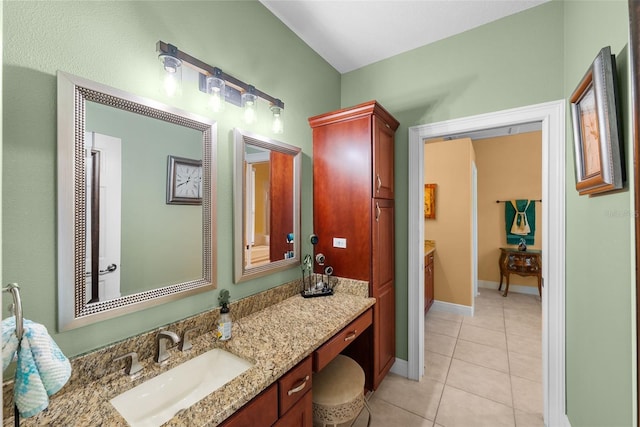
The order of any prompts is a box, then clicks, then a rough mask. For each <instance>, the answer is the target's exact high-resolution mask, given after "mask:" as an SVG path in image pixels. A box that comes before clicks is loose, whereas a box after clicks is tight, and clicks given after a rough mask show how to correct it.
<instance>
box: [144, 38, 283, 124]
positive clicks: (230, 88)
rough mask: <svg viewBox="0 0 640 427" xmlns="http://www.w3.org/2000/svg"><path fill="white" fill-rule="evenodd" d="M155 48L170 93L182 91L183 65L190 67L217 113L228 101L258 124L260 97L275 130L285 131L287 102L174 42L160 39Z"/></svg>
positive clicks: (248, 119)
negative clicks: (265, 103)
mask: <svg viewBox="0 0 640 427" xmlns="http://www.w3.org/2000/svg"><path fill="white" fill-rule="evenodd" d="M156 50H157V51H158V52H159V55H158V58H160V60H161V62H162V65H163V82H164V85H165V91H166V92H167V95H169V96H174V95H178V94H179V93H180V89H181V86H180V84H181V82H182V66H188V67H190V68H192V69H194V70H196V71H197V72H198V73H199V74H200V76H199V87H198V88H199V89H200V91H201V92H204V93H206V94H207V95H208V96H209V106H210V108H211V109H212V110H213V111H214V112H219V111H222V110H223V109H224V106H225V102H229V103H231V104H233V105H236V106H238V107H241V108H243V109H244V113H243V115H244V121H245V122H246V123H249V124H251V123H255V122H256V121H257V119H258V100H259V99H260V98H261V99H263V100H265V101H267V102H268V103H269V109H270V110H271V113H272V120H273V124H272V130H273V133H277V134H280V133H283V132H284V121H283V115H282V113H283V111H284V103H283V102H282V101H281V100H280V99H278V98H274V97H273V96H271V95H269V94H267V93H264V92H262V91H261V90H259V89H257V88H256V87H254V86H253V85H250V84H247V83H245V82H243V81H242V80H239V79H237V78H235V77H233V76H231V75H229V74H227V73H225V72H224V71H222V70H221V69H220V68H218V67H212V66H211V65H209V64H206V63H204V62H202V61H200V60H199V59H197V58H194V57H193V56H191V55H189V54H187V53H185V52H183V51H181V50H180V49H178V48H177V47H175V46H174V45H172V44H169V43H165V42H163V41H158V43H157V44H156Z"/></svg>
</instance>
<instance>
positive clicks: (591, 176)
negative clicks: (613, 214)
mask: <svg viewBox="0 0 640 427" xmlns="http://www.w3.org/2000/svg"><path fill="white" fill-rule="evenodd" d="M616 92H617V82H616V63H615V58H614V57H613V55H611V48H610V47H608V46H607V47H605V48H603V49H602V50H600V52H599V53H598V56H596V58H595V59H594V61H593V63H592V64H591V66H590V67H589V69H588V70H587V72H586V74H585V75H584V77H583V78H582V80H581V81H580V83H579V84H578V87H577V88H576V89H575V90H574V92H573V94H572V95H571V99H570V102H571V119H572V122H573V140H574V156H575V173H576V189H577V190H578V193H579V194H580V195H585V194H588V195H593V194H597V193H604V192H607V191H611V190H619V189H621V188H622V187H623V186H624V180H625V170H624V161H623V159H622V153H623V149H622V146H621V144H622V135H621V133H620V126H619V119H618V108H617V107H618V102H619V101H618V97H617V93H616Z"/></svg>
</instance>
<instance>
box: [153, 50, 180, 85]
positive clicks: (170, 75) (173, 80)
mask: <svg viewBox="0 0 640 427" xmlns="http://www.w3.org/2000/svg"><path fill="white" fill-rule="evenodd" d="M176 51H177V49H175V47H174V49H169V50H168V51H167V52H166V53H161V54H160V55H158V59H160V62H161V63H162V69H161V75H162V85H163V87H164V91H165V93H166V94H167V96H170V97H174V96H176V95H179V94H180V89H181V88H182V61H181V60H180V59H178V57H177V56H176Z"/></svg>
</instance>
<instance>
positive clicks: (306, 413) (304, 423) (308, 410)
mask: <svg viewBox="0 0 640 427" xmlns="http://www.w3.org/2000/svg"><path fill="white" fill-rule="evenodd" d="M254 425H256V426H258V425H262V424H254ZM265 425H266V424H265ZM274 427H313V398H312V395H311V391H308V392H307V393H306V394H305V395H304V397H303V398H302V399H300V400H299V401H298V403H296V404H295V405H294V406H293V407H291V409H289V411H287V413H286V414H284V416H282V417H281V418H280V419H279V420H278V422H277V423H275V424H274Z"/></svg>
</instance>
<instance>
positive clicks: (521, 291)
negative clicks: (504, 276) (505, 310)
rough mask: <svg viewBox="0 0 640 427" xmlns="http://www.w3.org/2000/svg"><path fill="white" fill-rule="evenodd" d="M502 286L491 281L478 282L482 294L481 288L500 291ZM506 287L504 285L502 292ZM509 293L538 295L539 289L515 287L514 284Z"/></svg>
mask: <svg viewBox="0 0 640 427" xmlns="http://www.w3.org/2000/svg"><path fill="white" fill-rule="evenodd" d="M498 286H500V283H499V282H492V281H490V280H478V293H481V292H480V288H485V289H496V290H497V289H498ZM505 286H506V285H505V284H504V283H503V284H502V290H504V287H505ZM509 292H516V293H518V294H527V295H538V288H536V287H533V286H523V285H514V284H513V283H509Z"/></svg>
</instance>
